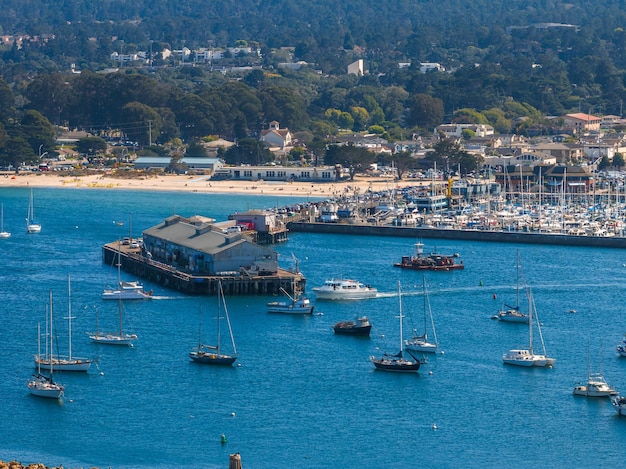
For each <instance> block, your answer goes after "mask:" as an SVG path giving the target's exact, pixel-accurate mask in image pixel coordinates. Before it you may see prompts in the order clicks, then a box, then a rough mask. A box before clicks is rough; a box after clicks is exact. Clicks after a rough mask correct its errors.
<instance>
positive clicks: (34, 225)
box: [26, 187, 41, 233]
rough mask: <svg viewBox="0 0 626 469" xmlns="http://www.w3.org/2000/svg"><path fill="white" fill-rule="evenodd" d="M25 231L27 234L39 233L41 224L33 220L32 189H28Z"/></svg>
mask: <svg viewBox="0 0 626 469" xmlns="http://www.w3.org/2000/svg"><path fill="white" fill-rule="evenodd" d="M26 231H27V232H28V233H39V232H40V231H41V224H40V223H39V222H38V221H36V220H35V205H34V203H33V188H32V187H31V188H30V200H29V202H28V215H27V216H26Z"/></svg>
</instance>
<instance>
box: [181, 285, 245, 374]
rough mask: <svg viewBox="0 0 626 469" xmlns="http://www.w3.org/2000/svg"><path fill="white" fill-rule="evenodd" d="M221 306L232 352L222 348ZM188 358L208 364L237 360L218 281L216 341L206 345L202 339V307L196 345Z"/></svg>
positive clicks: (231, 331) (224, 301)
mask: <svg viewBox="0 0 626 469" xmlns="http://www.w3.org/2000/svg"><path fill="white" fill-rule="evenodd" d="M222 308H223V309H224V319H226V324H227V326H228V334H229V336H230V343H231V347H232V352H231V353H230V354H229V353H225V352H224V350H223V349H222V341H221V335H222V331H221V319H222V317H221V316H222ZM189 358H191V359H192V360H193V361H194V362H198V363H205V364H209V365H232V364H233V363H235V360H237V347H236V346H235V338H234V336H233V330H232V328H231V325H230V318H229V316H228V308H227V307H226V299H225V298H224V290H223V289H222V282H219V287H218V299H217V342H216V345H206V344H204V343H203V340H202V309H200V334H199V340H198V346H197V347H194V349H193V350H192V351H191V352H189Z"/></svg>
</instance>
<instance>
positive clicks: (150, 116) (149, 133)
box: [120, 101, 163, 146]
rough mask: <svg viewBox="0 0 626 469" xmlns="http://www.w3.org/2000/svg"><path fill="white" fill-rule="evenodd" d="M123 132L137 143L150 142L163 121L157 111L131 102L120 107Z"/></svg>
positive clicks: (158, 131) (147, 143)
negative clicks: (122, 118) (122, 117)
mask: <svg viewBox="0 0 626 469" xmlns="http://www.w3.org/2000/svg"><path fill="white" fill-rule="evenodd" d="M122 113H123V116H124V124H122V125H121V126H120V128H121V129H122V131H123V132H124V134H125V135H126V136H127V137H128V138H129V139H131V140H132V141H134V142H137V143H139V145H141V146H144V145H149V144H152V143H153V142H154V141H155V140H156V137H157V136H158V135H159V133H160V132H161V127H162V125H163V121H162V120H161V116H160V115H159V113H158V112H157V111H156V110H154V109H152V108H151V107H150V106H147V105H146V104H141V103H138V102H136V101H135V102H132V103H128V104H126V105H125V106H124V107H123V108H122Z"/></svg>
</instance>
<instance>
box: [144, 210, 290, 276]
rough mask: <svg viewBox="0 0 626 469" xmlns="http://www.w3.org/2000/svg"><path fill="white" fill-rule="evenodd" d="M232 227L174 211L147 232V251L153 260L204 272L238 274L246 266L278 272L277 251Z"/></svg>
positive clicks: (257, 271)
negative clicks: (224, 227)
mask: <svg viewBox="0 0 626 469" xmlns="http://www.w3.org/2000/svg"><path fill="white" fill-rule="evenodd" d="M225 231H226V232H225ZM229 231H230V230H222V229H221V228H219V227H218V226H216V225H215V224H214V223H213V220H212V219H208V218H204V217H201V216H197V215H196V216H193V217H190V218H184V217H182V216H180V215H172V216H170V217H168V218H166V219H165V220H163V222H161V223H159V224H158V225H156V226H153V227H152V228H148V229H147V230H145V231H144V232H143V244H144V247H143V249H144V254H145V256H146V257H148V258H149V259H150V260H151V261H156V262H161V263H163V264H166V265H169V266H171V267H173V268H175V269H177V270H181V271H184V272H190V273H194V274H200V275H233V274H237V275H238V274H239V273H241V272H242V269H243V270H244V271H245V273H255V274H257V275H274V274H276V272H277V271H278V255H277V253H276V252H274V251H272V250H270V249H268V248H266V247H263V246H259V245H258V244H256V243H254V242H252V241H251V240H250V239H249V238H248V237H247V236H245V234H244V232H240V231H236V232H235V231H230V232H229Z"/></svg>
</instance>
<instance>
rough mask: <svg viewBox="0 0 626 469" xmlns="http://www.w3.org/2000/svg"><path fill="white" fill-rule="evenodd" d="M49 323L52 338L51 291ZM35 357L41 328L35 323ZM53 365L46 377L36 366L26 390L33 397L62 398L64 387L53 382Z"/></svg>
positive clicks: (38, 347)
mask: <svg viewBox="0 0 626 469" xmlns="http://www.w3.org/2000/svg"><path fill="white" fill-rule="evenodd" d="M48 315H49V321H50V324H49V325H50V329H49V334H50V337H53V330H52V291H51V292H50V304H49V306H48V314H47V315H46V316H48ZM37 355H41V327H40V325H39V323H37ZM53 377H54V365H53V364H51V366H50V374H49V375H48V376H46V375H44V374H42V373H41V367H40V366H38V368H37V374H35V375H33V377H32V378H31V379H30V380H29V381H28V383H27V386H28V390H29V391H30V393H31V394H32V395H33V396H39V397H48V398H51V399H60V398H61V397H63V392H64V391H65V386H63V385H62V384H58V383H55V382H54V379H53Z"/></svg>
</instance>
